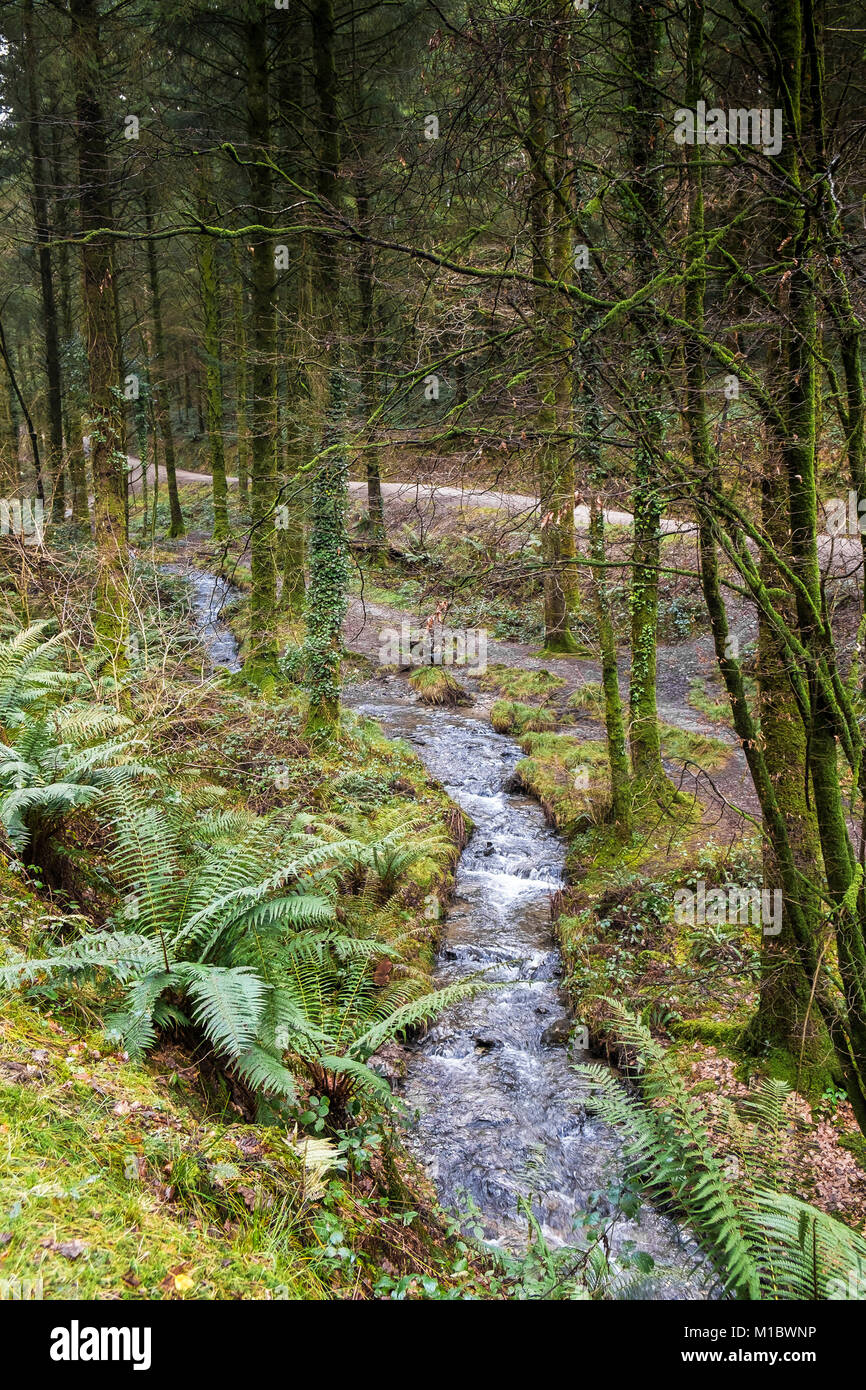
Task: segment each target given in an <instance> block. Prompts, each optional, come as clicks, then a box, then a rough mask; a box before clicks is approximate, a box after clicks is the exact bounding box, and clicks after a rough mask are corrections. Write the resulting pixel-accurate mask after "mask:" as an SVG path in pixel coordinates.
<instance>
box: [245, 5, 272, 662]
mask: <svg viewBox="0 0 866 1390" xmlns="http://www.w3.org/2000/svg"><path fill="white" fill-rule="evenodd" d="M246 62H247V137H248V140H249V145H250V151H251V162H250V165H249V180H250V200H251V202H252V206H253V208H254V210H255V216H256V219H257V221H258V222H259V224H260V225H261V226H264V227H268V226H270V223H271V218H272V211H273V209H272V198H273V189H272V175H271V171H270V168H269V167H268V164H267V159H268V157H269V154H270V141H271V118H270V91H269V88H270V83H269V73H268V50H267V26H266V22H265V19H264V17H263V16H262V15H259V16H257V17H256V18H255V19H253V20H251V21H250V22H249V23H248V24H247V29H246ZM252 248H253V250H252V275H251V302H250V334H249V340H248V341H249V345H250V348H251V356H252V373H251V379H252V397H251V400H250V402H249V422H250V433H251V435H252V452H251V460H250V518H251V523H252V528H251V534H250V570H251V577H252V591H251V594H250V644H249V653H248V658H247V668H248V670H249V672H250V674H252V675H253V676H254V678H255V679H256V680H258V681H261V680H262V679H265V680H267V679H268V677H269V675H270V674H271V672H272V670H273V666H274V663H275V660H276V654H277V653H276V642H275V639H274V614H275V610H276V601H277V569H276V541H275V537H276V529H275V528H276V498H277V441H276V430H275V412H276V391H277V380H276V311H275V303H276V272H275V267H274V243H273V238H272V237H271V236H270V235H267V234H261V233H259V234H256V236H255V237H254V238H253V239H252Z"/></svg>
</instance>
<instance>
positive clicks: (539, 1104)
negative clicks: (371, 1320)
mask: <svg viewBox="0 0 866 1390" xmlns="http://www.w3.org/2000/svg"><path fill="white" fill-rule="evenodd" d="M188 577H189V578H191V579H192V580H193V581H194V586H195V587H194V599H193V609H194V612H195V613H196V616H197V619H198V621H199V623H200V625H201V628H202V637H203V640H204V641H205V644H206V645H207V647H208V649H209V651H210V654H211V659H212V660H213V661H214V663H215V664H219V665H226V666H229V665H230V666H231V668H232V669H236V666H237V647H236V645H235V644H234V639H233V638H232V636H231V633H230V632H229V631H228V629H227V628H225V627H224V626H223V625H222V624H220V623H219V621H218V614H219V607H220V605H221V604H222V603H223V602H224V601H225V599H226V597H227V596H228V593H227V591H225V590H222V589H220V590H216V589H215V585H214V580H215V579H216V576H211V575H207V574H203V573H202V572H201V571H198V572H193V573H192V574H189V575H188ZM218 582H220V583H221V581H218ZM203 618H206V620H207V622H206V624H205V623H203V622H202V619H203ZM227 658H228V659H227ZM345 702H346V704H347V705H348V706H350V707H351V708H354V709H355V710H356V711H357V712H358V713H360V714H363V715H367V716H370V717H372V718H374V719H377V720H378V721H379V722H380V724H381V725H382V727H383V729H384V730H385V732H386V733H387V734H388V735H389V736H390V737H392V738H404V739H406V740H407V741H408V742H409V743H410V744H411V745H412V746H413V747H414V748H415V749H416V750H417V752H418V755H419V757H420V758H421V760H422V762H423V763H424V765H425V766H426V768H427V769H428V771H429V772H430V773H431V774H432V776H434V777H435V778H437V779H438V780H439V781H440V782H441V783H442V785H443V786H444V787H445V789H446V791H447V792H448V794H449V796H450V797H451V798H452V800H453V801H455V802H456V803H457V804H458V805H459V806H461V807H462V808H463V809H464V810H465V811H466V812H467V813H468V814H469V815H470V816H471V818H472V821H473V823H474V826H475V830H474V833H473V834H472V836H471V838H470V841H469V843H468V845H467V846H466V848H465V849H464V851H463V854H462V855H461V858H460V862H459V864H458V868H457V875H456V882H455V891H454V898H453V902H452V904H451V906H450V908H449V912H448V917H447V921H446V922H445V924H444V930H443V935H442V941H441V946H440V951H439V957H438V962H437V971H436V977H437V982H438V983H441V984H445V983H448V982H450V981H453V980H458V979H460V978H462V977H464V976H466V975H470V974H475V973H477V972H479V971H484V972H485V974H486V977H487V978H489V979H492V980H496V981H499V982H503V987H502V988H501V989H497V990H494V991H491V992H487V993H483V994H481V995H479V996H477V997H476V998H475V999H473V1000H470V1001H466V1002H464V1003H462V1004H460V1005H457V1006H456V1007H455V1008H453V1009H451V1010H449V1011H448V1012H447V1014H445V1015H444V1016H443V1017H442V1018H441V1019H440V1020H439V1021H438V1022H436V1023H435V1024H434V1025H433V1026H432V1027H431V1028H430V1030H429V1032H428V1033H427V1035H426V1036H425V1037H424V1039H423V1040H422V1041H420V1042H418V1043H416V1044H414V1045H412V1046H411V1047H409V1048H407V1057H408V1066H407V1075H406V1079H405V1082H404V1083H403V1085H402V1087H401V1093H402V1096H403V1099H404V1100H405V1102H406V1104H407V1105H408V1107H409V1108H410V1110H411V1111H412V1112H415V1113H416V1114H417V1120H416V1123H415V1125H414V1127H413V1129H412V1131H411V1134H410V1142H411V1143H412V1145H413V1147H414V1149H415V1151H416V1153H417V1154H418V1156H419V1158H420V1159H421V1161H422V1162H423V1164H424V1166H425V1168H426V1170H427V1172H428V1173H429V1175H430V1177H431V1179H432V1181H433V1182H434V1184H435V1186H436V1189H437V1192H438V1194H439V1197H440V1199H441V1201H442V1202H443V1204H444V1205H445V1206H447V1207H451V1208H455V1209H458V1210H459V1209H461V1208H463V1207H464V1206H465V1198H466V1197H467V1196H468V1197H469V1198H470V1199H471V1203H472V1204H474V1206H475V1207H476V1208H477V1210H478V1212H480V1219H481V1221H482V1223H483V1226H484V1232H485V1237H486V1238H487V1239H488V1240H490V1241H493V1242H495V1243H497V1244H499V1245H502V1246H504V1247H507V1248H509V1249H512V1250H515V1251H519V1250H521V1249H525V1247H526V1240H527V1223H526V1219H525V1217H522V1216H521V1215H520V1213H519V1212H518V1207H517V1204H518V1198H519V1197H521V1196H522V1197H531V1198H532V1206H533V1210H534V1212H535V1214H536V1216H537V1218H538V1220H539V1222H540V1224H541V1226H542V1229H543V1231H544V1233H545V1236H546V1237H547V1239H548V1240H549V1242H550V1243H551V1244H555V1245H567V1244H570V1243H572V1241H573V1238H574V1224H575V1219H576V1218H579V1214H580V1212H581V1210H583V1209H584V1208H585V1207H586V1206H587V1203H588V1201H589V1199H590V1197H591V1196H592V1194H594V1193H599V1192H604V1191H605V1190H606V1188H607V1186H608V1184H609V1183H610V1182H611V1180H613V1179H615V1178H616V1175H617V1172H618V1168H619V1151H620V1147H621V1144H620V1138H619V1136H618V1135H617V1134H616V1133H615V1132H614V1131H613V1130H611V1129H610V1128H609V1127H608V1126H607V1125H605V1124H602V1123H600V1122H599V1121H598V1120H596V1119H595V1118H593V1117H592V1116H591V1115H589V1114H587V1112H586V1106H585V1101H586V1095H587V1083H586V1081H585V1080H584V1078H583V1077H581V1076H580V1075H579V1074H578V1073H577V1072H576V1071H575V1070H574V1067H573V1065H572V1063H573V1062H574V1061H576V1060H577V1061H579V1060H588V1059H587V1058H586V1057H585V1055H584V1054H582V1053H578V1052H576V1051H575V1050H574V1048H573V1046H568V1045H566V1043H565V1041H564V1037H565V1035H567V1029H568V1023H569V1020H568V1012H567V1005H566V1003H565V1000H564V997H563V993H562V986H561V975H562V958H561V956H560V953H559V950H558V948H557V945H556V942H555V940H554V938H553V934H552V930H551V925H550V902H549V900H550V894H551V893H552V892H554V891H555V890H556V888H558V887H559V886H561V884H562V882H563V867H564V860H565V849H564V845H563V843H562V841H561V840H560V839H559V837H558V836H557V835H556V834H555V833H554V832H553V831H552V830H551V829H550V828H549V827H548V826H547V825H546V824H545V822H544V816H543V814H542V811H541V808H540V807H539V806H538V805H537V803H536V802H534V801H533V800H532V799H531V798H529V797H526V796H520V795H515V794H513V793H510V792H507V791H506V790H505V787H506V785H507V784H508V782H509V779H510V777H511V774H512V773H513V771H514V768H515V765H516V764H517V762H518V760H519V759H520V757H521V756H522V752H521V749H520V747H519V745H518V744H516V743H514V742H512V741H511V740H510V739H508V738H505V737H503V736H502V735H501V734H497V733H496V732H495V731H494V729H493V728H492V727H491V725H490V724H489V722H488V721H487V720H486V719H485V720H482V719H478V718H472V717H471V715H467V714H465V713H458V712H456V711H452V710H445V709H430V708H428V707H426V706H424V705H421V704H419V703H417V702H416V699H415V697H414V695H412V694H411V692H409V690H408V688H407V686H406V684H405V682H402V681H400V680H399V679H398V678H389V679H387V680H384V681H376V682H368V683H367V684H365V685H360V686H355V687H353V688H350V689H348V690H347V691H346V692H345ZM626 1241H629V1242H633V1243H634V1246H635V1247H636V1248H637V1249H638V1250H642V1251H646V1252H647V1253H649V1254H651V1255H652V1257H653V1259H654V1261H655V1269H654V1270H653V1272H652V1274H651V1275H650V1276H649V1277H648V1279H647V1281H646V1284H645V1286H644V1289H643V1292H642V1296H643V1297H644V1298H651V1299H669V1298H680V1299H702V1298H706V1297H707V1296H708V1291H707V1289H706V1287H705V1281H706V1278H707V1267H706V1265H705V1263H704V1262H703V1261H702V1260H701V1258H700V1256H699V1255H698V1254H697V1251H696V1249H695V1246H694V1245H693V1244H692V1243H691V1242H690V1241H688V1240H687V1239H685V1237H684V1235H683V1234H682V1233H681V1232H680V1230H679V1228H678V1226H677V1225H676V1223H675V1222H674V1221H672V1220H670V1219H669V1218H667V1217H665V1216H663V1215H661V1214H660V1213H658V1212H657V1211H655V1210H654V1209H653V1208H652V1207H650V1206H646V1205H644V1206H643V1207H642V1208H641V1210H640V1213H639V1216H638V1217H636V1218H634V1219H625V1218H620V1219H619V1220H618V1221H617V1222H616V1224H615V1226H614V1230H613V1238H612V1247H613V1250H614V1252H616V1250H618V1249H621V1248H622V1245H623V1242H626Z"/></svg>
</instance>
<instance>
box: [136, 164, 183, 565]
mask: <svg viewBox="0 0 866 1390" xmlns="http://www.w3.org/2000/svg"><path fill="white" fill-rule="evenodd" d="M144 220H145V226H146V227H147V237H148V241H147V274H148V280H149V283H150V311H151V316H152V318H153V351H154V363H153V370H152V371H151V373H150V379H151V385H152V390H153V407H154V413H155V415H156V420H157V427H158V429H159V437H160V439H161V440H162V452H163V458H164V459H165V478H166V484H167V487H168V507H169V528H168V534H169V536H171V537H173V538H176V537H178V536H182V535H183V534H184V531H185V530H186V528H185V526H184V521H183V512H182V511H181V506H180V494H179V493H178V490H177V464H176V463H175V455H174V431H173V430H172V425H171V404H170V402H169V397H168V389H167V386H166V375H167V371H168V359H167V357H166V351H165V334H164V332H163V326H162V301H161V299H160V295H159V267H158V265H157V259H156V242H155V241H154V240H153V206H152V204H151V200H150V194H149V193H147V192H146V193H145V194H144Z"/></svg>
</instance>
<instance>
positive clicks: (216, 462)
mask: <svg viewBox="0 0 866 1390" xmlns="http://www.w3.org/2000/svg"><path fill="white" fill-rule="evenodd" d="M206 183H207V180H206V178H205V174H204V166H203V167H202V173H201V186H200V194H199V203H200V213H201V217H202V220H203V221H207V220H208V216H207V213H208V199H207V193H206ZM198 269H199V286H200V289H201V302H202V313H203V318H204V342H203V348H204V362H205V392H206V399H207V429H208V446H209V454H210V472H211V479H212V488H213V538H214V540H215V541H221V540H225V538H226V536H227V535H228V533H229V513H228V486H227V484H226V460H225V446H224V443H223V372H222V334H221V325H220V301H219V278H218V273H217V243H216V240H215V238H214V237H212V236H201V237H199V239H198Z"/></svg>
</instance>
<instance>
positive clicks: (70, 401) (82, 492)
mask: <svg viewBox="0 0 866 1390" xmlns="http://www.w3.org/2000/svg"><path fill="white" fill-rule="evenodd" d="M51 168H52V179H53V182H54V187H55V189H57V190H58V196H57V199H56V202H55V211H54V220H55V226H56V230H57V238H58V242H59V244H58V247H57V278H58V284H59V289H60V321H61V332H62V339H63V344H64V348H65V353H66V362H67V364H68V365H67V368H66V374H65V378H66V379H65V381H64V386H65V390H64V392H63V437H64V441H65V448H66V456H67V460H68V465H67V466H68V471H69V483H70V489H71V493H72V498H71V501H72V520H73V522H75V523H76V525H79V526H86V527H88V528H89V526H90V504H89V499H88V487H87V459H86V455H85V452H84V430H83V428H82V423H81V402H80V383H79V380H78V370H77V348H78V344H79V336H78V329H77V327H76V324H75V322H74V316H73V290H72V271H71V257H72V251H71V248H70V246H69V245H68V243H67V242H66V240H65V238H66V237H67V236H68V234H69V211H68V200H67V198H65V197H64V196H62V194H61V193H60V190H62V189H63V188H64V187H65V184H66V182H67V178H66V173H65V167H64V158H63V149H62V144H61V140H60V133H59V130H58V128H57V127H56V126H55V127H54V129H53V130H52V155H51Z"/></svg>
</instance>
